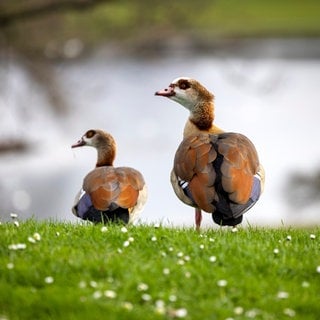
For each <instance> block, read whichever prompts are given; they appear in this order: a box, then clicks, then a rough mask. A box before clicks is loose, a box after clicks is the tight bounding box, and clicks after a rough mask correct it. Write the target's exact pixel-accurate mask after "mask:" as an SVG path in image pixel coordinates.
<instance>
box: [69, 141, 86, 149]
mask: <svg viewBox="0 0 320 320" xmlns="http://www.w3.org/2000/svg"><path fill="white" fill-rule="evenodd" d="M85 145H86V143H85V141H84V140H83V139H80V140H79V141H78V142H76V143H74V144H73V145H72V146H71V148H77V147H82V146H85Z"/></svg>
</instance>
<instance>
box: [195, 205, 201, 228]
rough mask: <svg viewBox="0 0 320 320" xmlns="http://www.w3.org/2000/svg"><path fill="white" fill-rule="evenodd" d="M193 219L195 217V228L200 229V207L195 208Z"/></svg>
mask: <svg viewBox="0 0 320 320" xmlns="http://www.w3.org/2000/svg"><path fill="white" fill-rule="evenodd" d="M195 219H196V230H198V231H199V230H200V225H201V221H202V213H201V209H198V208H197V209H196V214H195Z"/></svg>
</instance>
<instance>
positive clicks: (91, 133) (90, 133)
mask: <svg viewBox="0 0 320 320" xmlns="http://www.w3.org/2000/svg"><path fill="white" fill-rule="evenodd" d="M95 134H96V131H95V130H89V131H87V133H86V137H87V138H88V139H90V138H92V137H93V136H94V135H95Z"/></svg>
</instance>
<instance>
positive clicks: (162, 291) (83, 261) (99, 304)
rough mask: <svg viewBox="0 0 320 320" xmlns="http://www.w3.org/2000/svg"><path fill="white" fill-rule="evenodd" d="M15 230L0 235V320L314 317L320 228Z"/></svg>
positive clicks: (49, 226) (0, 230)
mask: <svg viewBox="0 0 320 320" xmlns="http://www.w3.org/2000/svg"><path fill="white" fill-rule="evenodd" d="M15 224H17V222H15ZM15 224H14V223H3V224H2V225H0V242H1V246H0V288H1V290H0V318H1V319H10V320H13V319H77V320H78V319H169V318H185V319H227V318H228V319H248V318H255V319H288V318H290V317H294V318H295V319H310V320H311V319H315V318H316V316H317V315H319V314H320V305H319V298H320V294H319V293H320V270H319V269H320V259H319V247H320V228H313V229H293V228H279V229H266V228H253V227H248V228H244V229H241V228H240V229H239V230H238V231H237V232H232V231H231V229H208V230H202V232H201V233H198V232H196V231H195V230H193V229H191V228H168V227H162V226H158V225H152V226H147V225H138V226H129V227H121V226H117V225H108V226H107V227H103V226H102V225H91V224H82V223H79V224H71V223H59V222H50V221H45V222H37V221H34V220H27V221H25V222H22V223H20V225H18V226H17V225H15ZM19 244H20V245H19Z"/></svg>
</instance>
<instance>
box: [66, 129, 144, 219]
mask: <svg viewBox="0 0 320 320" xmlns="http://www.w3.org/2000/svg"><path fill="white" fill-rule="evenodd" d="M82 146H91V147H94V148H96V149H97V163H96V167H95V169H93V170H92V171H91V172H89V173H88V174H87V175H86V177H85V178H84V180H83V186H82V189H81V190H80V191H79V193H78V194H77V196H76V199H75V203H74V206H73V207H72V212H73V214H74V215H75V216H77V217H79V218H81V219H83V220H89V221H92V222H95V223H97V222H104V223H107V222H117V221H122V222H123V223H129V222H133V221H134V220H135V219H136V218H137V216H138V215H139V214H140V212H141V211H142V210H143V207H144V205H145V203H146V200H147V189H146V185H145V182H144V179H143V176H142V174H141V173H140V172H139V171H137V170H135V169H133V168H129V167H114V166H113V162H114V159H115V156H116V143H115V141H114V139H113V137H112V136H111V135H110V134H109V133H107V132H105V131H102V130H88V131H87V132H86V133H85V134H84V135H83V136H82V137H81V139H80V140H79V141H78V142H77V143H75V144H73V145H72V148H77V147H82Z"/></svg>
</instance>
